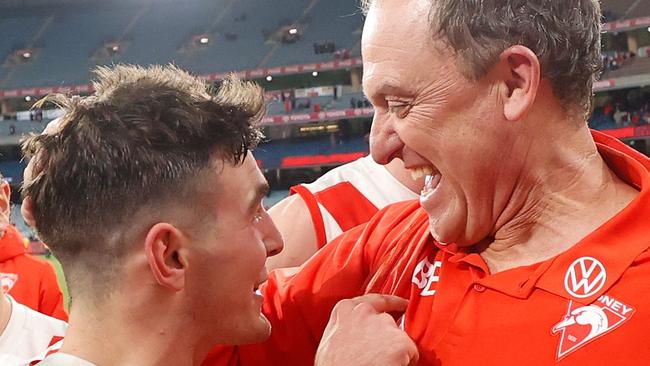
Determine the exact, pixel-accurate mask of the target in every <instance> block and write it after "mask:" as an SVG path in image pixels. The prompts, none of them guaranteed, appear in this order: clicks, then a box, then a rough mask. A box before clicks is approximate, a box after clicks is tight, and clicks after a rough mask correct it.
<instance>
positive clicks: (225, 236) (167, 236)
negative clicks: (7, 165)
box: [23, 66, 417, 366]
mask: <svg viewBox="0 0 650 366" xmlns="http://www.w3.org/2000/svg"><path fill="white" fill-rule="evenodd" d="M97 74H98V80H97V81H96V82H95V84H94V89H95V90H96V92H95V93H94V94H93V95H91V96H89V97H86V98H78V97H75V98H67V97H63V96H53V97H50V98H49V100H51V101H53V102H56V103H58V104H59V105H61V106H62V107H64V108H65V109H66V115H65V116H64V117H63V118H62V119H61V120H60V121H59V122H58V123H57V124H56V125H54V126H51V127H50V128H48V131H46V133H44V134H42V135H40V136H38V137H34V138H32V139H31V140H29V141H28V142H27V143H26V145H25V152H26V154H27V155H28V156H29V157H31V161H30V163H29V165H28V168H27V171H26V177H25V185H24V193H25V196H26V198H25V202H24V206H23V208H24V210H23V214H24V215H25V219H26V221H27V222H28V223H32V224H34V225H35V227H36V229H37V231H38V234H39V236H41V238H42V239H43V240H44V241H45V242H47V243H48V245H49V246H50V248H51V249H52V251H53V252H54V254H55V255H56V256H57V257H58V258H59V259H60V261H61V263H62V265H63V267H64V271H65V272H66V276H67V278H68V282H69V287H70V293H71V297H72V299H73V300H72V304H71V311H70V327H69V329H68V332H67V335H66V338H65V340H64V342H63V345H62V347H61V349H60V352H57V353H54V354H51V355H49V356H48V357H46V358H45V359H44V360H43V361H42V362H41V363H40V364H39V365H47V366H49V365H57V366H66V365H85V366H88V365H195V364H199V363H200V362H201V361H202V360H203V359H204V357H205V355H206V354H207V352H208V350H209V348H210V347H211V346H212V345H214V344H246V343H255V342H260V341H263V340H264V339H266V338H267V337H268V336H269V334H270V331H271V329H270V325H269V322H268V320H267V319H266V318H265V317H264V316H263V315H262V314H261V313H260V307H261V304H262V301H263V299H262V297H261V295H260V294H259V292H258V291H257V289H258V287H259V286H260V284H261V283H262V282H264V281H265V280H266V278H267V274H266V270H265V268H264V264H265V260H266V258H267V257H269V256H272V255H274V254H276V253H278V252H279V251H280V250H281V249H282V238H281V236H280V234H279V232H278V231H277V229H276V228H275V226H274V225H273V222H272V221H271V219H270V217H269V216H268V214H267V212H266V211H265V210H264V207H263V206H262V198H263V197H264V196H265V195H266V192H267V191H268V189H269V188H268V185H267V183H266V181H265V179H264V176H263V175H262V173H261V172H260V170H259V169H258V167H257V165H256V163H255V159H254V158H253V156H252V155H251V154H250V152H249V148H250V147H252V146H254V144H255V143H256V141H257V139H258V130H257V129H256V127H255V124H256V122H257V121H258V120H259V118H260V117H261V115H262V111H263V96H262V92H261V90H260V89H259V87H257V86H255V85H254V84H250V83H242V82H240V81H238V80H236V79H234V78H231V79H227V80H225V81H224V83H223V85H222V87H221V88H220V89H219V92H218V93H217V94H212V93H211V91H210V88H208V87H207V86H206V84H205V83H204V82H202V81H201V80H199V79H198V78H195V77H192V76H190V75H189V74H187V73H185V72H183V71H181V70H179V69H177V68H175V67H150V68H141V67H135V66H117V67H115V68H112V69H109V68H100V69H99V70H98V72H97ZM377 297H378V298H379V299H380V300H377ZM350 301H353V300H349V301H348V302H346V303H348V304H349V302H350ZM354 301H357V302H358V303H359V306H355V307H353V308H351V309H348V308H346V307H345V304H346V303H343V305H342V309H341V310H340V311H339V312H340V313H342V314H350V313H356V312H358V311H359V308H360V309H366V310H365V311H364V314H366V315H367V316H366V319H368V320H371V321H367V322H366V324H369V325H368V326H369V327H370V326H373V327H374V329H375V333H376V334H382V333H385V334H386V335H387V337H386V338H388V339H397V340H399V339H402V341H401V342H402V343H404V346H402V348H406V347H411V351H412V352H417V351H414V350H415V346H414V345H413V344H412V342H410V340H409V341H408V342H407V341H405V340H408V337H407V336H406V335H405V334H404V333H403V332H398V331H397V327H396V326H395V324H394V323H392V324H391V323H390V322H389V323H386V322H385V321H384V322H383V323H377V322H372V320H373V319H376V318H382V317H384V318H385V316H387V315H386V314H383V316H382V313H383V312H384V311H393V310H403V309H404V307H405V301H404V300H400V299H393V298H390V297H389V298H386V297H381V296H379V295H375V296H374V297H373V298H370V299H366V298H361V299H357V300H354ZM364 304H365V305H364ZM368 304H370V306H371V307H372V310H371V311H369V309H368V307H369V306H368ZM377 324H379V327H378V325H377ZM398 343H399V342H398ZM331 352H332V351H329V352H328V350H324V354H323V356H322V357H323V359H324V360H325V361H324V363H323V365H333V364H332V363H327V360H329V357H327V355H328V354H329V353H331Z"/></svg>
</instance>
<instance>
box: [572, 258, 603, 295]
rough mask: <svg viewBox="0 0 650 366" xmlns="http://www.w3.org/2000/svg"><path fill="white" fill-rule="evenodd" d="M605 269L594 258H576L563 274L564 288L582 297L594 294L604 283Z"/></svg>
mask: <svg viewBox="0 0 650 366" xmlns="http://www.w3.org/2000/svg"><path fill="white" fill-rule="evenodd" d="M606 280H607V271H606V270H605V266H603V264H602V263H600V261H599V260H598V259H596V258H593V257H580V258H578V259H576V260H575V261H574V262H573V263H572V264H571V265H570V266H569V269H568V270H567V272H566V275H564V288H565V289H566V291H567V292H568V293H569V295H571V296H573V297H576V298H579V299H584V298H586V297H589V296H593V295H595V294H596V293H597V292H598V291H600V289H602V288H603V286H604V285H605V281H606Z"/></svg>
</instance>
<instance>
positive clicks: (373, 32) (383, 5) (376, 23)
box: [362, 0, 431, 56]
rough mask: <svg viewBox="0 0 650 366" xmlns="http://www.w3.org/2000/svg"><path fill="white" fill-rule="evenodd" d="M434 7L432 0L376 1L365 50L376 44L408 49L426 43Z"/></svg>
mask: <svg viewBox="0 0 650 366" xmlns="http://www.w3.org/2000/svg"><path fill="white" fill-rule="evenodd" d="M430 9H431V3H430V2H429V1H428V0H375V1H373V2H372V4H371V5H370V7H369V11H368V14H367V16H366V21H365V24H364V28H363V36H362V46H363V48H364V52H365V49H366V48H368V47H373V46H375V47H390V48H395V49H407V50H408V49H414V48H421V47H424V46H426V44H427V43H428V42H426V41H427V40H428V39H430V33H431V32H430V27H429V11H430ZM370 51H371V52H372V51H373V50H370ZM364 56H365V53H364Z"/></svg>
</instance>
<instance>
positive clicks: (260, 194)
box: [186, 154, 283, 344]
mask: <svg viewBox="0 0 650 366" xmlns="http://www.w3.org/2000/svg"><path fill="white" fill-rule="evenodd" d="M219 165H220V166H219V167H216V168H215V169H217V171H216V174H215V175H212V176H213V177H214V178H215V181H214V182H208V184H207V185H206V187H205V188H206V191H213V192H214V194H213V195H212V197H213V199H212V202H206V205H208V209H209V210H210V211H211V212H212V213H213V214H212V215H209V216H210V218H206V219H204V220H202V221H203V222H201V223H197V225H196V231H195V232H194V233H192V234H191V240H192V245H191V251H190V252H189V253H188V259H187V262H188V264H189V265H188V274H187V280H186V290H187V291H188V295H190V296H191V297H192V299H194V300H193V301H192V306H191V307H192V309H191V311H192V312H193V313H194V316H195V317H196V321H195V323H196V324H203V325H204V326H205V327H206V330H208V331H209V333H211V334H210V335H209V337H214V336H215V333H216V334H217V336H218V337H219V340H218V342H219V343H223V344H246V343H254V342H260V341H263V340H265V339H266V338H267V337H268V336H269V335H270V332H271V327H270V324H269V322H268V320H267V319H266V318H265V317H264V315H262V314H261V312H260V310H261V305H262V302H263V298H262V297H261V296H260V295H259V294H257V293H256V289H257V288H258V286H259V285H260V284H261V283H262V282H264V281H265V280H266V278H267V273H266V268H265V266H264V264H265V262H266V258H267V257H268V256H270V255H274V254H277V253H279V252H280V251H281V250H282V246H283V242H282V237H281V235H280V233H279V232H278V230H277V229H276V227H275V225H274V224H273V222H272V221H271V218H270V216H269V215H268V214H267V213H266V211H265V209H264V206H263V205H262V199H263V198H264V196H265V195H266V192H267V191H268V184H267V183H266V179H265V178H264V176H263V175H262V173H261V172H260V170H259V169H258V167H257V164H256V162H255V160H254V158H253V156H252V155H251V154H248V156H247V157H246V159H245V161H244V162H243V164H241V165H238V166H233V165H231V164H229V163H220V164H219ZM214 187H216V188H214ZM215 330H218V331H216V332H215Z"/></svg>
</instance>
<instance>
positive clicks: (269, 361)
mask: <svg viewBox="0 0 650 366" xmlns="http://www.w3.org/2000/svg"><path fill="white" fill-rule="evenodd" d="M417 208H419V204H418V203H417V202H414V203H411V204H408V205H407V203H404V204H398V205H393V206H392V209H391V211H390V212H387V211H385V210H384V211H380V212H379V213H378V214H377V215H375V216H374V217H373V218H372V219H371V220H370V221H369V222H368V223H367V224H365V225H361V226H358V227H356V228H354V229H352V230H349V231H347V232H345V233H344V234H342V235H341V236H339V237H338V238H336V239H335V240H333V241H332V242H330V243H328V244H327V245H325V247H323V248H322V249H321V250H320V251H318V252H317V253H316V255H314V256H313V257H312V258H311V259H309V260H308V261H307V262H306V263H305V264H304V265H303V266H302V267H301V268H300V270H299V271H298V272H297V273H296V271H295V270H288V269H287V270H276V271H273V272H272V273H271V274H270V276H269V280H268V282H267V283H266V284H265V285H264V286H262V289H261V290H262V293H263V295H264V305H263V308H262V312H263V314H264V315H265V316H266V318H267V319H269V321H270V323H271V325H272V329H273V330H272V333H271V337H270V338H269V339H268V340H267V341H266V342H264V343H261V344H257V345H249V346H240V347H237V348H232V347H230V348H225V347H217V348H215V349H214V350H213V351H212V352H211V354H210V356H209V357H208V359H207V360H206V361H205V362H204V365H209V366H219V365H234V364H239V365H244V366H246V365H255V366H262V365H283V366H285V365H286V366H293V365H296V366H304V365H312V364H313V362H314V357H315V355H316V349H317V348H318V344H319V342H320V339H321V337H322V336H323V332H324V330H325V327H326V325H327V323H328V320H329V317H330V314H331V313H332V309H333V308H334V306H335V305H336V304H337V303H338V302H339V301H340V300H343V299H348V298H353V297H356V296H360V295H363V294H364V293H366V292H367V289H368V288H369V283H371V279H373V278H374V277H375V276H376V275H377V273H379V272H377V271H378V268H381V267H382V266H383V265H384V264H388V265H389V266H390V268H394V267H395V266H393V264H392V263H390V262H389V261H387V257H390V256H391V254H393V253H394V251H393V248H398V247H399V245H400V244H399V243H400V241H401V239H400V238H401V237H402V236H403V234H404V227H407V228H408V227H410V226H412V223H411V222H410V221H408V220H406V221H405V222H402V219H403V218H404V217H406V216H408V215H410V213H412V212H413V210H415V209H417ZM420 220H421V221H422V220H424V221H426V220H427V217H426V216H423V217H422V218H421V219H420ZM397 223H401V224H400V225H401V226H400V227H397V228H396V224H397ZM423 242H424V241H423ZM409 248H410V247H409ZM410 249H412V250H414V251H417V248H410ZM400 253H401V252H400ZM395 254H397V253H395ZM404 255H405V256H408V255H411V254H404ZM398 257H401V255H398ZM379 271H380V270H379ZM380 282H381V283H380V285H381V284H383V283H384V282H383V281H380ZM398 285H401V284H398ZM404 285H405V286H404V289H399V290H396V289H393V288H392V287H390V288H385V287H383V286H373V287H372V288H373V289H375V290H373V292H378V293H395V294H405V295H406V294H408V292H406V291H405V290H408V285H409V282H405V283H404Z"/></svg>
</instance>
